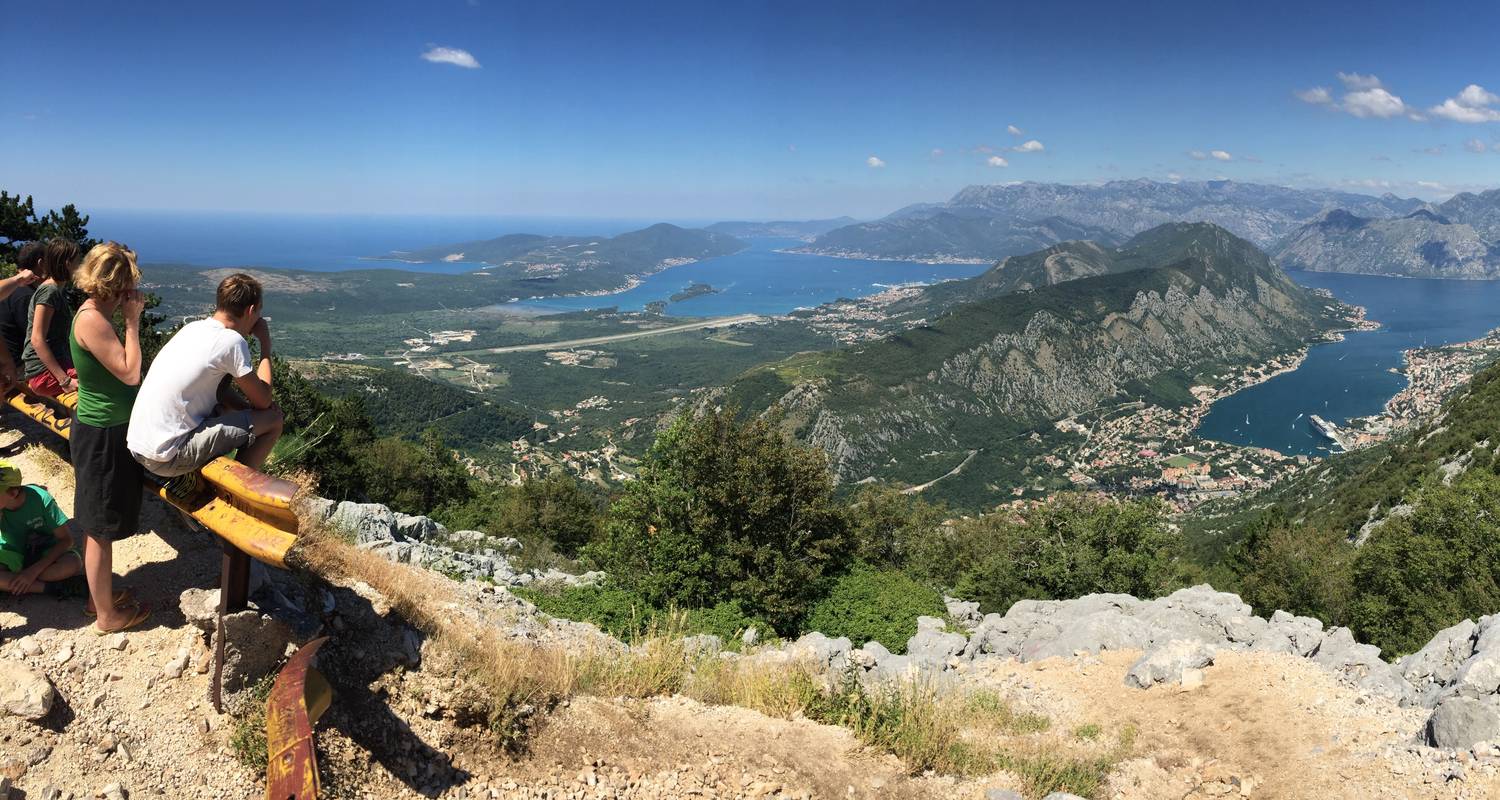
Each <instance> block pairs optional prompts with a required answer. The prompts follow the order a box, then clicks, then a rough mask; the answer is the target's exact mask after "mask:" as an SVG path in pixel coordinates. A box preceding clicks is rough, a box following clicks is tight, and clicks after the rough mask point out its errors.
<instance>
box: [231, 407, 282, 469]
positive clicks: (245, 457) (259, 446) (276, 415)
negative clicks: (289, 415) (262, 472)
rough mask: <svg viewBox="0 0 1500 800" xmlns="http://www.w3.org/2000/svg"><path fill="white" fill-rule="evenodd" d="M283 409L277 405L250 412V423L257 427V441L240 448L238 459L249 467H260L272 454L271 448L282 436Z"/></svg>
mask: <svg viewBox="0 0 1500 800" xmlns="http://www.w3.org/2000/svg"><path fill="white" fill-rule="evenodd" d="M283 419H284V418H283V417H282V415H281V409H280V408H277V407H276V406H271V407H270V408H264V409H259V410H256V411H251V412H250V424H251V425H252V426H254V429H255V443H254V444H252V445H250V446H249V447H242V448H240V452H239V455H238V456H236V458H237V460H238V461H239V462H240V463H241V464H244V465H245V466H247V467H254V468H255V469H260V468H261V465H263V464H265V463H266V459H267V458H269V457H270V455H271V448H272V447H275V446H276V440H277V439H280V438H281V426H282V422H283Z"/></svg>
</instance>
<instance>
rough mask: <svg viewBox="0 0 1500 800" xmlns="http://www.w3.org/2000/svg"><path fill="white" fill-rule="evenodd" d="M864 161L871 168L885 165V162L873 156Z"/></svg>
mask: <svg viewBox="0 0 1500 800" xmlns="http://www.w3.org/2000/svg"><path fill="white" fill-rule="evenodd" d="M865 163H866V164H868V165H870V168H871V169H880V168H881V167H883V166H885V162H884V161H881V160H880V159H879V158H876V157H875V156H870V157H869V158H867V159H865Z"/></svg>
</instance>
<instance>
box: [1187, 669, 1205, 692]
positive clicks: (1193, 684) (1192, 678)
mask: <svg viewBox="0 0 1500 800" xmlns="http://www.w3.org/2000/svg"><path fill="white" fill-rule="evenodd" d="M1201 688H1203V670H1201V669H1197V668H1194V667H1188V668H1186V669H1184V670H1183V671H1182V691H1184V692H1191V691H1192V690H1194V689H1201Z"/></svg>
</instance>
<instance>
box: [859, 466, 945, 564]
mask: <svg viewBox="0 0 1500 800" xmlns="http://www.w3.org/2000/svg"><path fill="white" fill-rule="evenodd" d="M946 516H947V512H946V510H945V509H944V508H943V507H942V506H940V505H934V504H932V503H929V502H927V501H926V500H923V499H922V498H921V497H919V496H917V495H911V494H906V493H904V492H902V491H901V490H899V489H895V488H892V487H889V486H868V487H864V488H862V489H860V491H859V493H858V494H857V495H855V498H854V503H853V504H852V505H851V506H850V507H849V517H850V525H851V526H852V528H853V530H854V541H855V543H856V548H857V549H856V554H857V555H858V556H859V558H860V559H861V560H863V561H865V562H866V563H869V564H875V565H877V566H891V567H904V566H906V565H907V562H908V561H909V560H910V559H911V556H912V554H913V552H915V551H917V550H918V549H919V548H920V547H921V546H922V544H923V542H925V541H926V540H927V539H929V538H931V537H932V536H934V535H937V532H938V528H939V526H941V525H942V524H943V520H944V518H945V517H946Z"/></svg>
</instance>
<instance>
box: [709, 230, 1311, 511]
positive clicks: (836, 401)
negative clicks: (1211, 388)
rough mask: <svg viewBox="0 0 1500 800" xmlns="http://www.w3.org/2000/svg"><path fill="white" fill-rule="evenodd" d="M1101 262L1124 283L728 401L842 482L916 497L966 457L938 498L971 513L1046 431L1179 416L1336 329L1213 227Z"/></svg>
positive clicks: (1002, 305) (1017, 480) (1039, 296)
mask: <svg viewBox="0 0 1500 800" xmlns="http://www.w3.org/2000/svg"><path fill="white" fill-rule="evenodd" d="M1039 257H1041V256H1039ZM1095 261H1096V263H1098V264H1100V265H1102V266H1103V267H1104V268H1105V269H1109V270H1122V271H1114V272H1111V274H1103V275H1098V276H1096V277H1089V278H1080V279H1076V280H1069V281H1066V282H1062V283H1057V284H1054V285H1044V286H1039V287H1038V288H1035V289H1033V290H1031V291H1019V292H1010V293H1006V294H1000V295H998V296H988V297H983V298H982V299H978V300H974V301H971V302H966V303H961V304H959V305H957V306H955V307H953V308H952V309H951V310H949V311H948V312H947V313H945V314H942V315H941V316H938V317H936V318H935V319H933V320H932V321H931V322H929V323H927V324H924V325H919V326H917V327H914V328H912V329H910V330H907V331H905V332H902V333H899V334H896V335H893V336H890V337H887V338H885V339H882V340H880V341H877V342H874V343H871V344H867V345H861V346H856V347H853V348H850V349H848V350H842V351H834V352H818V353H805V354H801V355H798V356H794V357H792V358H790V359H787V360H785V361H781V362H778V363H774V364H770V365H767V366H764V367H760V368H757V369H754V370H751V371H750V372H748V373H747V374H745V375H744V376H742V378H741V379H740V380H739V381H737V382H736V383H735V384H734V385H733V386H732V387H730V389H729V392H728V395H729V398H730V399H731V400H732V401H734V402H737V403H739V404H740V405H742V406H743V407H745V408H747V409H752V410H753V409H761V408H767V407H770V406H773V405H779V406H781V407H782V408H783V409H784V410H785V411H786V414H787V422H788V425H789V427H790V428H792V429H793V430H795V432H796V433H797V434H798V435H799V436H801V437H802V438H804V439H806V440H807V441H810V442H812V443H814V444H817V445H818V446H820V447H822V448H823V449H824V450H825V451H826V452H828V453H829V455H830V456H831V458H832V459H833V462H834V465H835V468H836V469H837V471H838V473H839V475H840V477H841V478H842V479H845V480H851V481H857V480H861V479H864V478H867V477H874V478H877V479H884V480H894V481H898V482H906V483H920V482H924V481H927V480H931V479H933V478H935V477H938V476H939V475H942V474H943V473H944V472H945V471H946V470H949V469H951V468H953V467H955V466H956V465H958V464H960V463H961V462H963V461H965V459H968V458H970V457H971V456H972V458H973V460H972V462H971V463H969V464H968V466H966V467H965V468H964V469H962V470H961V471H960V472H959V473H958V474H955V475H952V476H950V477H949V478H946V479H945V480H944V482H943V484H942V486H941V487H940V489H939V494H940V495H941V496H943V497H944V498H945V499H949V500H953V501H957V502H960V503H962V504H965V505H971V506H981V505H983V504H984V503H986V502H990V503H992V502H994V501H996V500H998V499H1000V498H1001V497H1002V496H1008V494H1009V492H1010V490H1011V489H1012V488H1013V487H1015V486H1018V485H1021V483H1022V475H1023V473H1024V472H1025V471H1026V470H1027V467H1028V463H1029V461H1030V460H1031V459H1033V458H1035V457H1039V456H1040V455H1041V454H1042V453H1043V452H1044V451H1046V450H1050V449H1052V447H1051V445H1052V443H1053V442H1052V440H1053V439H1055V438H1056V437H1057V436H1059V435H1060V434H1057V433H1056V432H1055V431H1054V430H1052V427H1051V422H1052V421H1053V420H1056V419H1060V418H1062V417H1064V416H1067V415H1069V414H1073V413H1078V412H1080V411H1083V410H1087V409H1090V408H1094V407H1097V406H1099V405H1101V404H1104V403H1108V402H1119V401H1120V400H1122V399H1144V400H1146V401H1148V402H1153V403H1157V404H1162V405H1168V406H1171V405H1178V404H1181V403H1183V402H1186V401H1187V400H1188V399H1189V396H1188V393H1187V388H1188V386H1190V385H1191V384H1192V383H1193V382H1194V381H1195V380H1196V379H1198V378H1199V376H1200V375H1202V374H1204V373H1206V372H1211V371H1215V370H1220V369H1222V368H1224V367H1226V366H1235V365H1241V364H1247V363H1258V362H1260V361H1262V360H1264V359H1265V358H1267V357H1268V356H1271V355H1272V354H1275V353H1279V352H1285V351H1287V350H1291V349H1295V348H1296V347H1299V346H1301V345H1302V344H1303V343H1304V342H1305V341H1306V340H1308V339H1309V338H1311V337H1313V336H1316V335H1317V334H1318V333H1320V332H1321V331H1322V330H1323V329H1324V328H1325V327H1328V326H1330V325H1331V324H1332V323H1331V318H1330V314H1331V313H1332V310H1331V308H1330V307H1329V305H1328V303H1327V302H1326V301H1324V300H1322V299H1320V298H1317V297H1316V296H1314V295H1312V294H1311V293H1309V292H1308V291H1307V290H1305V289H1303V288H1302V287H1300V286H1297V285H1296V284H1295V283H1293V282H1292V281H1291V280H1290V279H1289V278H1287V277H1286V275H1285V274H1284V273H1282V272H1281V271H1280V270H1279V269H1277V268H1276V267H1275V265H1273V264H1272V263H1271V262H1270V261H1269V260H1268V259H1267V258H1266V257H1265V255H1264V254H1262V253H1261V252H1260V251H1259V250H1257V249H1256V248H1255V247H1254V245H1251V244H1250V243H1249V242H1246V241H1244V240H1243V239H1239V238H1237V237H1235V236H1233V235H1232V234H1230V233H1228V232H1227V231H1224V230H1223V229H1222V228H1218V227H1216V226H1212V225H1189V224H1174V225H1166V226H1162V227H1161V228H1158V229H1155V230H1153V231H1149V232H1147V233H1146V234H1142V236H1140V237H1137V239H1136V240H1135V241H1134V242H1133V243H1132V246H1131V247H1130V248H1124V249H1121V250H1119V251H1103V250H1100V251H1099V253H1098V254H1097V255H1096V257H1095ZM942 288H943V289H944V290H945V291H946V287H942ZM1000 288H1003V287H1000ZM970 291H974V289H973V288H972V286H971V288H970ZM919 302H920V301H919Z"/></svg>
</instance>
